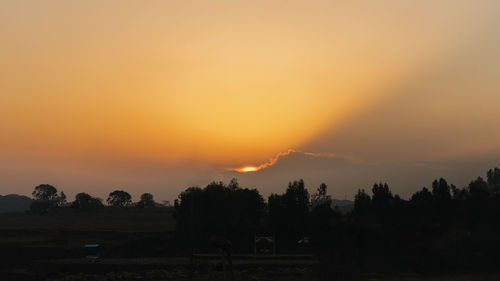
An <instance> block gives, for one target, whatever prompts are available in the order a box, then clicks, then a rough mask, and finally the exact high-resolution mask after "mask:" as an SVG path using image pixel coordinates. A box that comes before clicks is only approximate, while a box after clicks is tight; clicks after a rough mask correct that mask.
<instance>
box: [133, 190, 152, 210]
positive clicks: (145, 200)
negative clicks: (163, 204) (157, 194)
mask: <svg viewBox="0 0 500 281" xmlns="http://www.w3.org/2000/svg"><path fill="white" fill-rule="evenodd" d="M154 206H155V201H154V200H153V194H151V193H144V194H142V195H141V200H139V202H137V207H138V208H144V207H154Z"/></svg>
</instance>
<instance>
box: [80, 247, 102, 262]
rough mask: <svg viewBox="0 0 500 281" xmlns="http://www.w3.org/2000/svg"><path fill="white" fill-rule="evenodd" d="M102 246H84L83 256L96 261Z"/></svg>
mask: <svg viewBox="0 0 500 281" xmlns="http://www.w3.org/2000/svg"><path fill="white" fill-rule="evenodd" d="M100 252H101V246H100V245H99V244H85V245H84V246H83V254H84V255H85V257H87V258H88V259H93V260H96V259H98V258H99V254H100Z"/></svg>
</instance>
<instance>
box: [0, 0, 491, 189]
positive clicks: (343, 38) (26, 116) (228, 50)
mask: <svg viewBox="0 0 500 281" xmlns="http://www.w3.org/2000/svg"><path fill="white" fill-rule="evenodd" d="M332 2H335V3H332ZM415 2H416V1H387V2H384V3H383V4H382V3H381V4H376V3H375V2H370V3H352V1H201V0H199V1H147V2H144V1H105V2H103V1H22V0H16V1H4V2H3V4H2V9H1V10H0V37H1V38H2V46H1V52H0V62H1V64H0V90H1V92H0V112H1V122H0V132H1V134H0V154H1V155H2V160H0V161H3V162H2V163H0V167H3V168H4V169H7V170H8V169H14V170H16V171H17V172H16V173H24V172H26V173H28V174H33V182H36V181H38V180H41V178H40V177H39V176H37V175H39V174H44V172H43V171H37V172H33V170H32V168H30V169H29V172H28V171H27V170H26V171H24V170H23V169H28V168H26V167H37V166H38V165H41V164H40V163H44V162H47V161H49V162H50V163H51V164H50V170H51V172H50V174H52V175H57V174H58V173H59V172H58V171H60V173H63V170H64V173H66V174H67V172H68V171H67V170H68V169H69V170H79V171H81V170H88V171H92V169H93V168H96V167H99V169H101V171H103V170H102V169H112V170H113V169H115V170H116V169H118V170H120V169H125V170H126V169H127V167H129V166H144V167H173V166H175V167H177V168H178V167H187V168H186V169H188V170H189V169H190V168H189V167H192V166H193V165H194V166H203V167H209V168H210V169H215V170H217V171H219V168H231V167H240V166H242V165H247V164H248V165H256V166H258V165H260V164H263V163H265V162H266V161H268V159H270V158H272V157H274V156H275V155H276V154H278V153H280V152H285V151H287V150H288V149H297V150H303V151H312V152H315V153H338V154H349V155H353V157H356V158H362V159H363V158H366V159H368V160H372V159H370V158H377V157H380V156H378V155H377V151H381V150H380V149H379V148H377V147H371V146H366V145H363V144H362V143H360V140H361V139H362V138H365V137H369V136H365V135H363V134H361V133H359V132H356V133H353V136H357V137H355V138H354V139H349V138H342V136H341V133H340V132H343V131H346V130H347V131H348V132H351V131H352V130H353V128H352V127H350V126H351V125H350V124H351V123H350V122H351V121H352V120H359V119H360V118H365V117H362V116H366V115H363V114H367V112H371V111H370V110H375V109H376V108H378V107H377V106H380V105H381V104H386V103H387V102H388V101H394V100H401V99H403V101H400V102H398V103H395V105H394V106H396V107H397V106H398V105H404V104H406V103H405V100H404V98H402V97H408V96H411V97H415V96H419V95H422V94H423V93H424V92H425V93H426V94H427V95H428V96H426V98H423V99H421V100H423V102H422V101H421V102H420V104H422V106H423V107H426V106H428V102H429V101H430V100H432V99H436V100H437V101H438V100H439V101H447V102H450V101H452V103H453V105H452V106H447V107H444V108H445V109H443V108H437V109H436V110H441V111H439V112H438V113H434V114H425V115H427V116H434V118H436V116H437V119H438V120H439V122H438V124H439V126H437V125H436V126H435V127H434V128H432V129H431V134H432V132H438V131H441V129H442V128H443V127H446V128H453V126H455V127H456V126H457V125H455V124H457V123H460V124H465V125H464V126H467V127H466V128H474V127H477V126H476V125H475V124H477V123H475V122H472V121H470V120H471V119H470V118H468V117H467V115H460V116H458V115H455V114H457V113H459V112H463V111H462V110H463V109H465V108H466V106H468V105H470V104H474V103H476V105H477V106H478V107H476V108H481V112H482V113H471V114H472V115H473V116H472V119H474V120H476V121H478V120H484V119H489V118H490V117H491V118H496V117H492V116H494V112H495V111H496V109H495V108H496V107H493V106H492V105H493V104H497V103H496V102H500V99H499V98H498V96H499V95H498V90H499V87H498V86H496V85H495V82H493V79H494V77H498V76H495V74H498V72H497V70H498V67H496V66H498V57H499V56H498V51H496V50H497V49H496V48H494V46H498V38H497V37H498V33H497V31H498V28H497V27H496V26H498V25H499V22H498V18H499V17H498V16H499V4H498V2H497V1H479V2H476V1H451V0H450V1H418V3H415ZM488 46H489V47H488ZM492 46H493V47H492ZM457 61H458V62H459V63H457ZM458 71H461V72H460V73H459V74H457V73H455V72H458ZM477 73H481V75H479V76H478V75H477ZM437 75H440V76H437ZM440 77H447V78H446V79H448V80H449V81H452V82H449V81H448V80H446V79H445V78H442V79H441V78H440ZM457 77H461V78H460V79H459V80H457ZM436 81H437V82H436ZM456 81H461V82H460V83H455V82H456ZM463 81H469V82H468V84H467V85H465V84H464V82H463ZM420 82H422V83H424V84H425V85H418V87H417V86H415V84H418V83H420ZM496 84H497V83H496ZM409 88H411V91H409V90H408V89H409ZM417 88H418V89H420V90H421V91H423V92H419V90H418V89H417ZM415 89H417V90H415ZM450 89H451V90H450ZM407 90H408V91H407ZM450 91H452V92H453V93H451V92H450ZM471 91H474V95H475V98H473V97H472V94H471ZM430 93H432V94H430ZM484 100H489V103H487V104H485V103H483V102H482V101H484ZM416 104H419V103H418V102H416ZM433 110H434V109H433ZM405 112H406V111H405ZM395 114H396V115H397V114H401V115H402V116H404V115H405V114H403V113H401V112H400V113H395ZM450 114H454V117H453V118H449V116H450ZM497 115H498V114H497ZM446 116H448V117H446ZM469 117H470V116H469ZM367 118H370V116H368V117H367ZM395 118H396V119H397V117H395V116H390V117H387V118H386V119H381V120H383V121H381V122H383V123H385V125H387V124H391V122H392V120H395ZM424 119H425V118H424ZM405 120H407V121H408V123H405V124H415V122H413V121H411V120H415V119H412V117H408V118H407V119H405ZM419 120H420V119H419ZM496 120H497V119H494V121H491V122H492V124H490V125H488V128H493V127H495V125H497V124H498V123H496ZM427 121H428V120H420V121H418V122H417V123H418V124H423V123H426V122H427ZM352 122H354V121H352ZM412 122H413V123H412ZM427 123H428V122H427ZM403 127H404V126H401V128H399V127H398V130H400V132H404V134H411V133H417V134H420V135H422V134H424V133H425V134H427V132H425V128H420V129H415V128H416V127H418V126H411V128H413V129H411V130H409V132H406V131H405V129H404V128H403ZM346 128H349V129H346ZM370 128H371V129H373V130H374V131H376V130H377V129H380V131H386V130H388V129H387V126H384V124H381V123H377V124H372V125H370ZM457 130H458V131H464V132H469V131H470V130H468V129H464V127H463V126H461V125H460V126H458V128H457ZM457 130H455V132H456V131H457ZM410 131H411V132H410ZM364 132H366V130H364ZM452 132H453V131H452ZM452 132H450V133H452ZM401 134H403V133H401ZM464 134H465V133H464ZM488 136H489V139H490V140H491V143H490V142H487V143H486V144H485V142H484V141H478V140H476V139H469V140H468V141H467V144H464V145H463V146H464V147H461V148H460V151H462V152H463V151H464V150H467V151H469V152H468V153H469V154H477V153H485V152H488V151H490V150H495V149H497V148H496V146H495V145H494V144H492V143H494V140H496V139H497V137H498V134H497V133H492V134H489V135H488ZM379 142H381V143H384V142H385V143H387V141H383V140H379ZM424 142H425V140H424ZM332 143H336V144H337V146H333V145H331V144H332ZM349 143H351V144H353V143H356V145H348V144H349ZM402 143H405V140H401V141H400V142H398V144H399V145H400V144H402ZM459 145H461V144H459ZM445 146H446V145H445ZM478 147H482V148H483V150H485V151H480V149H479V148H478ZM484 147H487V148H486V149H485V148H484ZM407 149H408V148H407V147H406V146H403V148H401V150H403V151H405V150H407ZM437 150H438V149H437V148H435V145H434V144H433V143H429V144H428V145H427V146H425V145H424V146H423V148H422V149H421V150H418V151H424V152H426V153H428V154H429V155H431V154H433V153H436V151H437ZM360 151H362V152H363V153H359V152H360ZM383 151H384V153H385V154H387V151H386V150H383ZM439 151H442V150H441V149H439ZM457 151H458V150H455V151H450V152H449V153H448V154H443V155H444V156H443V157H451V156H453V155H458V154H460V153H458V152H457ZM394 155H396V154H394ZM394 155H389V157H388V158H389V159H391V161H394V159H396V160H397V159H399V158H398V156H394ZM398 155H399V153H398ZM420 155H421V154H420ZM415 157H416V158H419V153H418V152H417V153H416V154H415ZM416 158H415V159H416ZM423 158H425V157H423ZM423 158H422V159H423ZM418 160H421V159H418ZM425 160H429V159H427V158H426V159H425ZM12 163H16V164H15V165H14V166H15V167H12ZM5 167H8V168H5ZM16 167H17V168H16ZM23 167H25V168H23ZM33 169H34V170H35V171H36V170H37V168H33ZM96 169H97V168H96ZM23 171H24V172H23ZM56 177H57V176H56ZM42 178H43V177H42ZM15 181H16V179H15V178H12V179H10V181H9V182H15ZM138 181H140V180H138ZM62 182H63V183H65V182H66V181H65V180H63V181H62ZM0 188H1V187H0ZM30 188H31V187H30ZM0 193H1V189H0Z"/></svg>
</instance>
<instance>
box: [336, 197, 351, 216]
mask: <svg viewBox="0 0 500 281" xmlns="http://www.w3.org/2000/svg"><path fill="white" fill-rule="evenodd" d="M335 206H339V210H340V212H342V213H344V214H345V213H348V212H350V211H351V210H352V208H354V202H353V201H350V200H338V199H332V208H335Z"/></svg>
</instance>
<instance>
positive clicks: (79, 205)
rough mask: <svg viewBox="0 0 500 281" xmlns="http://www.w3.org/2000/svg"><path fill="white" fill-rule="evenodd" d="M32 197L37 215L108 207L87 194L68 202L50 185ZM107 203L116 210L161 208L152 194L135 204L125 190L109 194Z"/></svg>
mask: <svg viewBox="0 0 500 281" xmlns="http://www.w3.org/2000/svg"><path fill="white" fill-rule="evenodd" d="M32 195H33V198H34V199H35V200H34V201H33V203H32V204H31V206H30V210H31V211H32V212H36V213H47V212H50V211H54V210H57V209H60V208H73V209H78V210H97V209H101V208H103V207H105V206H106V205H105V203H104V202H103V200H102V199H100V198H97V197H93V196H91V195H89V194H87V193H85V192H80V193H78V194H77V195H76V196H75V200H74V201H72V202H68V201H67V197H66V194H64V191H61V192H58V190H57V188H55V187H54V186H52V185H50V184H41V185H38V186H36V187H35V189H34V191H33V193H32ZM106 203H107V205H108V206H111V207H116V208H125V207H136V208H147V207H156V206H161V205H160V204H158V203H156V202H155V201H154V199H153V195H152V194H151V193H144V194H142V195H141V196H140V200H139V201H137V202H135V203H134V202H132V196H131V195H130V194H129V193H128V192H126V191H123V190H115V191H113V192H111V193H109V195H108V198H107V199H106Z"/></svg>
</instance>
